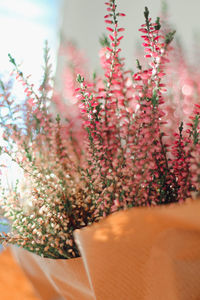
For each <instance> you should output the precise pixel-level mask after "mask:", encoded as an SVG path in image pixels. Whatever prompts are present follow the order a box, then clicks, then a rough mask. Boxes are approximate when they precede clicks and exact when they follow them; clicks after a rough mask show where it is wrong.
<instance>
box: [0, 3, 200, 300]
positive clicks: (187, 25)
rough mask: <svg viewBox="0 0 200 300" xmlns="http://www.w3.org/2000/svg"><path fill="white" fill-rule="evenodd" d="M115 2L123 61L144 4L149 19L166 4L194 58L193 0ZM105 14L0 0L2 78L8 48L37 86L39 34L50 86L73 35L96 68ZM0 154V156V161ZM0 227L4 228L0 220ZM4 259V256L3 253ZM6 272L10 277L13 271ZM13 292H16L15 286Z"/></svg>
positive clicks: (131, 60)
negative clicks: (62, 50) (49, 70)
mask: <svg viewBox="0 0 200 300" xmlns="http://www.w3.org/2000/svg"><path fill="white" fill-rule="evenodd" d="M118 2H119V4H118V6H119V10H120V11H121V12H124V13H125V14H126V18H121V26H122V27H125V28H126V32H125V38H124V39H123V41H122V44H121V46H122V49H123V52H122V55H123V56H124V57H125V58H126V61H127V65H128V66H130V67H135V59H136V56H135V53H136V50H137V45H138V44H140V43H141V40H140V33H139V32H138V29H139V27H140V25H141V24H142V23H144V16H143V11H144V7H145V6H148V8H149V10H150V14H151V16H152V19H153V20H154V19H156V17H157V16H159V15H161V12H162V11H163V9H166V6H167V13H168V16H169V22H170V23H171V24H172V28H174V29H176V30H177V34H176V36H177V37H178V38H179V40H180V42H181V43H182V44H183V47H184V48H185V53H186V55H187V56H188V59H189V60H191V61H193V62H195V60H197V59H199V58H198V55H199V53H200V51H199V47H198V45H200V43H199V40H200V38H199V37H200V23H199V11H200V1H199V0H190V1H182V0H176V1H173V0H166V1H163V0H119V1H118ZM105 14H106V11H105V5H104V0H17V1H16V0H0V32H1V46H0V76H1V78H2V79H4V80H6V78H8V76H9V73H10V72H11V70H12V66H11V64H10V63H9V59H8V53H11V55H12V56H13V57H14V58H15V60H16V62H17V63H19V64H21V69H22V70H23V72H24V74H25V75H29V74H31V78H32V79H31V80H32V82H33V83H34V84H35V85H36V86H39V83H40V82H41V78H42V64H43V48H44V42H45V40H47V41H48V44H49V47H50V49H51V50H50V54H51V61H52V66H53V71H54V73H55V86H56V89H57V90H58V91H62V89H63V81H62V70H63V58H62V55H58V53H59V46H60V45H62V44H65V43H66V42H67V41H71V40H72V41H74V42H75V43H76V44H77V46H78V47H79V48H80V49H81V50H82V51H83V52H84V53H85V55H86V57H87V58H88V64H89V66H90V70H92V71H96V70H97V71H98V70H99V69H100V65H99V58H98V52H99V50H100V44H99V38H100V37H101V36H102V34H103V33H104V32H105V24H104V15H105ZM161 22H162V20H161ZM17 97H18V99H20V97H23V94H22V91H20V90H19V91H17ZM0 135H1V131H0ZM1 143H2V141H1V139H0V144H1ZM5 159H6V158H5V157H0V163H3V162H4V160H5ZM3 175H4V177H2V176H3ZM3 175H2V176H1V177H2V180H4V181H5V182H6V181H9V180H11V181H12V180H14V179H15V178H16V177H17V176H19V173H18V170H17V169H15V168H13V165H12V164H10V165H9V168H8V170H7V175H6V177H5V174H3ZM0 230H6V229H5V228H4V226H2V225H0ZM0 258H1V257H0ZM4 262H6V260H5V258H4ZM7 266H8V265H6V263H5V264H1V269H0V270H1V272H0V274H4V273H3V269H2V268H5V270H6V269H7ZM5 270H4V271H5ZM13 270H14V269H13ZM2 276H3V275H2ZM12 276H14V277H15V273H13V275H12ZM21 276H22V275H21ZM2 280H3V277H0V286H3V285H2ZM24 280H25V279H24ZM5 284H6V282H5ZM8 284H9V283H8ZM12 284H14V281H13V283H12ZM5 288H6V287H5ZM16 290H17V289H16ZM0 292H1V293H2V291H0ZM18 292H19V293H20V291H19V289H18ZM29 293H31V292H30V291H29ZM29 296H30V295H29ZM29 296H27V295H26V297H25V298H23V297H21V298H20V296H19V299H20V300H22V299H26V300H28V299H31V298H29ZM1 299H2V300H6V299H11V298H6V297H4V298H1ZM13 299H15V300H17V299H18V298H17V297H16V298H13Z"/></svg>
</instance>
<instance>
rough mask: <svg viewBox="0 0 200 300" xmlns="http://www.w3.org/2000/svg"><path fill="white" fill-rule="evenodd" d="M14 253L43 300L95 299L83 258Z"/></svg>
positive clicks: (14, 250)
mask: <svg viewBox="0 0 200 300" xmlns="http://www.w3.org/2000/svg"><path fill="white" fill-rule="evenodd" d="M12 251H13V253H14V256H15V257H16V259H17V261H18V262H19V264H20V266H21V267H22V269H23V270H24V272H25V273H26V275H27V277H28V278H29V279H30V281H31V282H32V285H33V287H34V289H35V291H36V293H37V295H38V296H39V297H40V298H41V299H42V300H64V299H67V300H79V299H80V300H90V299H92V300H93V299H95V298H94V297H93V296H92V290H91V288H90V284H89V282H88V278H87V275H86V273H85V269H84V266H83V262H82V259H81V258H75V259H69V260H63V259H48V258H42V257H40V256H38V255H35V254H33V253H30V252H28V251H26V250H24V249H20V248H16V247H12Z"/></svg>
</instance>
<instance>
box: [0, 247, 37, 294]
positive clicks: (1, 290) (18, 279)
mask: <svg viewBox="0 0 200 300" xmlns="http://www.w3.org/2000/svg"><path fill="white" fill-rule="evenodd" d="M0 299H1V300H39V298H37V297H36V296H35V294H34V291H33V288H32V286H31V284H30V282H29V281H28V279H27V278H26V276H25V275H24V273H23V272H22V270H21V269H20V267H19V266H18V265H17V264H16V262H15V261H14V259H13V257H12V254H11V253H10V251H9V249H6V250H4V251H3V252H1V253H0Z"/></svg>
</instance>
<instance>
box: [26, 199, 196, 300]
mask: <svg viewBox="0 0 200 300" xmlns="http://www.w3.org/2000/svg"><path fill="white" fill-rule="evenodd" d="M75 239H76V242H77V244H78V247H79V248H80V252H81V255H82V258H78V259H71V260H51V259H43V258H40V257H38V256H36V255H33V254H30V253H28V252H27V253H28V255H31V256H34V257H35V258H36V260H35V261H37V263H38V265H40V268H41V269H43V271H44V272H46V274H47V277H48V281H49V282H51V284H53V285H52V286H54V289H55V290H57V292H58V293H59V294H60V295H62V297H61V298H58V299H67V300H85V299H88V300H90V299H97V300H132V299H133V300H177V299H179V300H198V299H200V202H199V201H196V202H190V203H186V204H183V205H173V206H160V207H156V208H132V209H130V210H127V211H121V212H118V213H115V214H113V215H111V216H109V217H107V218H106V219H105V220H102V221H101V222H99V223H98V224H93V225H92V226H89V227H87V228H84V229H81V230H77V231H76V232H75ZM23 251H24V250H23ZM23 268H26V269H27V270H28V272H30V273H31V272H32V279H33V277H34V274H33V273H34V272H33V270H32V267H31V263H30V265H29V267H27V265H25V264H23ZM36 276H39V275H37V274H36V273H35V277H36ZM38 279H39V277H38ZM38 279H37V280H38ZM37 284H38V287H39V280H38V283H37ZM36 288H37V286H36ZM40 289H41V287H40ZM44 299H45V300H48V299H49V300H52V298H44Z"/></svg>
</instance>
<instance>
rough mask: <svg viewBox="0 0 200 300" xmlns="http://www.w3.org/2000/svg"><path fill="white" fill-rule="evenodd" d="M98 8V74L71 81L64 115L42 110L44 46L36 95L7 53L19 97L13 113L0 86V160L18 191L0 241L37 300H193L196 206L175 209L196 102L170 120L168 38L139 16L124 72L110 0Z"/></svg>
mask: <svg viewBox="0 0 200 300" xmlns="http://www.w3.org/2000/svg"><path fill="white" fill-rule="evenodd" d="M106 9H107V15H106V16H105V22H106V24H107V27H106V28H107V31H108V37H107V36H106V37H104V38H103V39H102V41H101V42H102V45H103V47H102V49H101V63H102V67H103V70H104V76H103V77H101V76H98V75H95V76H93V79H91V78H90V77H87V78H86V77H84V76H83V74H78V75H77V83H75V82H73V93H72V98H73V97H74V96H75V99H76V101H73V103H72V105H71V107H70V111H69V112H67V111H66V113H65V112H64V113H63V105H62V106H61V103H60V102H59V100H58V97H56V98H54V99H56V101H54V103H56V104H58V103H59V107H61V110H62V111H61V115H60V116H59V115H58V116H57V117H56V118H55V117H54V116H53V114H52V113H51V112H50V110H51V109H50V107H51V105H50V104H51V101H52V97H51V95H52V88H51V74H50V63H49V53H48V47H46V48H45V56H44V57H45V68H44V70H45V72H44V78H43V81H42V83H41V86H40V89H39V91H38V92H36V91H35V90H34V87H33V85H31V84H30V83H29V80H28V78H26V77H25V76H24V75H23V73H22V72H21V71H20V69H19V67H18V65H17V64H16V62H15V60H14V59H13V58H12V57H11V56H10V60H11V62H12V63H13V65H14V67H15V72H16V77H17V78H18V79H19V80H20V81H21V82H22V84H23V86H24V92H25V95H26V99H25V102H24V104H23V106H21V107H20V106H19V105H18V104H17V105H16V103H15V101H14V99H13V98H12V94H10V91H9V89H8V88H7V87H6V85H5V84H3V83H2V94H1V107H4V108H5V109H7V114H5V115H4V116H2V115H1V124H2V127H3V128H4V140H5V143H6V146H5V147H2V148H1V153H6V154H8V155H9V156H10V157H11V159H12V160H13V161H14V162H16V163H17V164H18V165H19V166H20V167H21V168H22V169H23V171H24V177H25V181H24V182H25V183H24V184H23V185H22V184H21V185H20V186H19V185H17V186H16V188H15V189H14V190H13V191H11V192H9V193H7V192H6V191H4V192H3V195H2V200H1V203H2V207H3V209H4V211H5V216H6V217H7V218H8V219H10V220H11V225H10V226H11V231H10V233H7V234H6V233H5V234H2V235H1V241H2V242H3V243H10V244H16V245H18V246H20V247H22V248H24V249H25V250H21V252H20V251H17V256H18V259H19V260H20V261H21V263H22V265H23V268H24V269H25V271H26V273H27V274H28V276H29V277H30V278H31V279H32V281H33V284H34V285H35V287H36V289H37V290H38V293H39V295H40V296H41V297H42V298H43V299H54V298H55V297H58V296H59V295H60V297H62V298H63V299H82V300H83V299H114V298H115V299H156V298H158V299H161V298H162V299H172V298H173V299H176V298H177V297H178V298H179V299H188V297H189V296H188V295H190V296H191V295H192V296H191V299H192V297H193V299H196V298H195V297H198V295H199V294H200V292H199V288H198V286H199V278H200V277H199V276H196V277H195V273H196V272H199V271H198V269H199V268H198V261H199V254H198V253H199V248H200V243H199V242H198V240H199V239H198V234H199V228H200V227H199V218H198V216H199V214H198V209H199V203H198V201H192V200H190V201H189V203H186V204H184V202H185V200H186V199H188V198H191V197H192V195H198V191H199V155H200V151H199V144H200V141H199V114H200V105H199V104H198V103H196V102H197V101H198V98H196V96H195V97H193V95H191V94H190V99H191V100H192V105H193V109H192V111H191V115H189V116H188V114H186V113H184V111H183V112H182V115H181V117H182V119H181V120H179V119H178V122H177V118H174V116H173V113H172V111H170V107H173V109H174V110H176V107H175V106H173V105H172V104H171V102H173V101H174V99H173V95H174V94H173V92H172V94H170V93H169V94H167V93H166V92H167V87H168V86H167V84H168V82H167V74H169V73H168V70H169V68H170V67H167V64H168V61H169V59H168V58H169V56H170V51H172V48H171V42H172V40H173V37H174V34H175V32H174V31H169V32H167V33H165V31H164V30H162V27H161V23H160V19H159V18H157V19H156V21H155V22H153V21H152V20H151V18H150V17H149V11H148V9H147V8H146V7H145V11H144V16H145V23H144V24H143V25H142V26H141V28H140V29H139V31H140V32H141V33H142V39H143V47H144V50H145V57H144V58H145V64H144V66H143V64H142V63H141V61H139V60H137V64H136V65H137V66H136V67H137V71H136V72H132V71H130V70H126V68H125V63H124V59H123V58H121V56H120V52H121V48H120V43H121V40H122V38H123V35H122V33H123V31H124V28H122V27H120V25H119V21H118V20H119V19H120V17H124V16H125V14H123V13H120V12H118V10H117V4H116V1H115V0H110V1H108V2H106ZM74 67H76V66H74ZM171 67H173V66H171ZM73 70H74V69H73ZM72 79H73V77H72ZM76 85H77V86H76ZM172 86H173V85H172V82H171V85H170V87H172ZM171 90H172V89H171ZM186 90H187V89H186V88H185V90H183V91H184V92H186ZM172 91H173V90H172ZM186 94H187V93H186ZM186 96H187V95H186ZM171 99H172V100H171ZM196 99H197V101H196ZM173 103H174V102H173ZM68 107H69V105H68ZM72 110H73V113H72V114H70V112H71V111H72ZM71 115H72V116H73V117H72V116H71ZM188 118H189V120H190V121H188ZM168 121H169V122H168ZM169 123H171V124H170V126H169ZM174 203H176V205H175V204H174ZM154 206H159V207H154ZM118 211H119V212H118ZM113 213H114V214H113ZM109 215H110V216H109ZM74 232H75V234H74ZM185 242H187V243H189V246H188V244H187V246H184V245H185ZM194 247H195V250H194ZM27 250H28V251H29V252H28V251H27ZM24 251H25V252H24ZM31 252H32V253H31ZM25 257H27V259H28V260H29V264H28V263H27V261H26V263H25ZM194 261H195V266H194ZM163 272H165V275H164V278H163V280H162V278H161V275H162V274H163ZM191 276H193V277H195V278H193V277H192V278H193V279H192V281H191V280H189V279H188V278H190V277H191ZM186 282H187V283H188V285H186V284H185V283H186ZM49 285H50V286H51V288H49V291H50V295H49V293H47V288H46V287H47V286H49ZM44 287H45V288H44ZM178 298H177V299H178Z"/></svg>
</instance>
